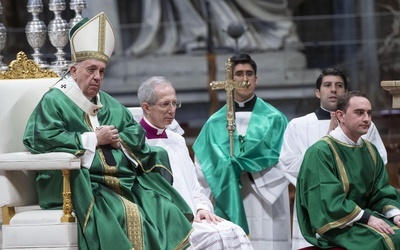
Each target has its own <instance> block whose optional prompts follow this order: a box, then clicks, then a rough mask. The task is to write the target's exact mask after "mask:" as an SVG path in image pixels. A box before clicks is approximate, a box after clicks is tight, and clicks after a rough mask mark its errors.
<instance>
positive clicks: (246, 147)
mask: <svg viewBox="0 0 400 250" xmlns="http://www.w3.org/2000/svg"><path fill="white" fill-rule="evenodd" d="M226 124H227V121H226V106H224V107H222V108H221V109H220V110H219V111H217V112H216V113H215V114H213V115H212V116H211V117H210V118H209V119H208V121H207V122H206V123H205V124H204V126H203V128H202V130H201V132H200V134H199V136H198V137H197V139H196V141H195V143H194V145H193V150H194V152H195V155H196V157H197V159H198V160H199V162H200V164H201V168H202V170H203V173H204V176H205V178H206V179H207V182H208V184H209V186H210V188H211V191H212V194H213V196H214V198H215V213H216V214H218V215H219V216H221V217H223V218H225V219H227V220H230V221H232V222H233V223H235V224H237V225H239V226H241V227H242V228H243V230H244V231H245V232H246V233H247V234H248V233H249V228H248V224H247V220H246V214H245V211H244V205H243V201H242V197H241V195H240V189H241V184H240V176H241V174H242V172H243V171H246V172H249V173H254V172H259V171H262V170H264V169H267V168H270V167H272V166H273V165H275V164H276V163H277V162H278V160H279V152H280V149H281V146H282V139H283V136H282V135H283V133H284V131H285V128H286V125H287V119H286V117H285V116H284V115H283V114H282V113H281V112H280V111H279V110H277V109H276V108H274V107H273V106H272V105H270V104H268V103H265V102H264V101H263V100H262V99H260V98H257V101H256V104H255V106H254V109H253V111H252V114H251V118H250V121H249V125H248V128H247V131H246V135H245V136H240V138H239V136H238V134H237V131H235V135H234V156H230V151H229V150H230V148H229V147H230V146H229V134H228V131H227V129H226Z"/></svg>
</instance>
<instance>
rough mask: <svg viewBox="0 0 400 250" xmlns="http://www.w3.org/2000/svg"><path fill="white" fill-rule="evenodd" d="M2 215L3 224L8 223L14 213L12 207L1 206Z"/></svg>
mask: <svg viewBox="0 0 400 250" xmlns="http://www.w3.org/2000/svg"><path fill="white" fill-rule="evenodd" d="M1 212H2V217H3V225H9V224H10V220H11V218H12V217H13V216H14V215H15V208H14V207H7V206H3V207H1Z"/></svg>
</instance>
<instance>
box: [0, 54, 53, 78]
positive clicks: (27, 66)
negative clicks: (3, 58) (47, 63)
mask: <svg viewBox="0 0 400 250" xmlns="http://www.w3.org/2000/svg"><path fill="white" fill-rule="evenodd" d="M52 77H59V76H58V74H57V73H56V72H54V71H51V70H47V69H41V68H40V67H39V65H38V64H37V63H36V62H35V61H33V60H32V59H28V57H27V56H26V54H25V53H24V52H22V51H20V52H18V54H17V58H16V60H13V61H12V62H11V63H10V64H9V65H8V70H6V71H2V72H0V79H30V78H52Z"/></svg>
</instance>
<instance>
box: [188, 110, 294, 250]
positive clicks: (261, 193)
mask: <svg viewBox="0 0 400 250" xmlns="http://www.w3.org/2000/svg"><path fill="white" fill-rule="evenodd" d="M250 117H251V112H236V120H235V122H236V129H237V132H238V134H240V135H243V136H244V135H245V134H246V131H247V127H248V123H249V120H250ZM195 165H196V173H197V176H198V179H199V181H200V183H201V184H202V186H203V187H204V189H205V190H206V194H207V195H209V196H210V197H212V194H211V189H210V187H209V185H208V183H207V180H206V179H205V176H204V174H203V172H202V170H201V164H200V163H199V161H198V160H197V159H196V160H195ZM251 175H252V179H253V180H254V182H253V181H251V180H250V178H249V174H248V173H244V174H243V175H242V176H241V179H240V180H241V183H242V185H243V186H242V190H241V195H242V197H243V204H244V208H245V211H246V218H247V222H248V224H249V230H250V241H251V244H252V245H253V247H254V249H255V250H264V249H268V250H289V249H290V244H291V235H290V204H289V191H288V183H289V182H288V181H287V179H286V177H285V175H284V173H283V171H282V170H281V169H280V168H279V166H277V165H275V166H273V167H271V168H269V169H266V170H263V171H260V172H256V173H253V174H251Z"/></svg>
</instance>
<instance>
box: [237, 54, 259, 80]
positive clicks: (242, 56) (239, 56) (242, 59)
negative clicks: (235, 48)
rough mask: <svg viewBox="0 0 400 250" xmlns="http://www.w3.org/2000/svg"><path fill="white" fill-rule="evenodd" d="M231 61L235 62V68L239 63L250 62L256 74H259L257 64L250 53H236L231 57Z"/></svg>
mask: <svg viewBox="0 0 400 250" xmlns="http://www.w3.org/2000/svg"><path fill="white" fill-rule="evenodd" d="M231 62H232V63H233V68H234V67H235V66H236V65H238V64H245V63H248V64H250V65H251V67H252V68H253V70H254V74H255V75H257V64H256V62H255V61H254V60H253V59H252V58H251V57H250V55H248V54H243V53H242V54H235V55H233V56H232V57H231Z"/></svg>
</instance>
